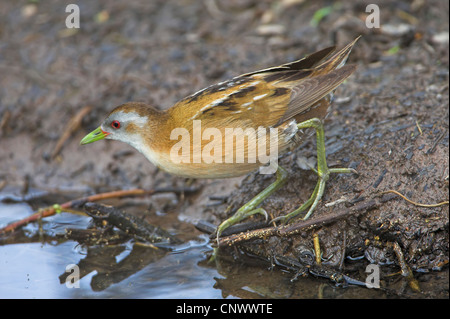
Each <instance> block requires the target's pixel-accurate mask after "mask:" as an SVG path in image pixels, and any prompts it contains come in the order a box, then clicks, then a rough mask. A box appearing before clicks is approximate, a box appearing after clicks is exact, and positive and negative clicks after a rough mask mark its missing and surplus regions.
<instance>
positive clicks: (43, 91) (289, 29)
mask: <svg viewBox="0 0 450 319" xmlns="http://www.w3.org/2000/svg"><path fill="white" fill-rule="evenodd" d="M66 2H67V3H66ZM372 2H373V1H372ZM372 2H367V3H366V2H364V1H362V2H361V1H358V2H355V3H353V2H338V3H335V4H334V5H333V6H332V8H331V10H330V13H329V14H328V15H326V16H325V17H324V18H323V19H322V20H320V22H319V23H318V24H317V25H314V24H313V23H311V20H312V17H313V15H314V13H315V12H317V10H319V9H321V8H323V7H326V6H328V5H329V3H328V2H324V1H312V2H310V1H279V2H270V1H256V0H254V1H252V0H244V1H229V2H228V1H226V2H225V1H188V0H186V1H182V2H179V1H151V2H148V1H129V2H121V1H99V2H95V3H94V2H92V1H78V2H77V4H78V5H79V6H80V10H81V28H80V29H78V30H69V29H66V28H65V25H64V21H65V18H66V16H67V14H66V13H65V11H64V9H65V6H66V5H67V4H69V3H71V1H43V2H37V3H27V4H24V3H17V2H16V1H3V3H2V5H1V6H0V17H1V19H0V39H1V40H0V73H1V76H0V149H1V152H0V188H1V190H2V191H3V192H7V191H10V190H17V189H18V190H21V193H22V195H23V194H26V193H27V192H28V190H29V189H38V190H43V191H46V192H48V193H49V194H50V195H51V194H58V196H65V197H67V198H77V197H79V196H83V195H86V194H92V193H99V192H105V191H111V190H118V189H127V188H135V187H138V188H145V189H151V188H156V187H169V186H178V187H182V186H185V185H194V186H199V187H200V186H202V187H203V188H202V190H201V191H200V192H199V193H198V194H196V195H195V196H185V197H183V196H182V197H179V196H175V195H174V196H171V195H170V194H169V195H167V194H165V195H158V196H156V197H153V198H152V199H151V201H150V202H151V204H148V201H147V200H146V199H139V200H132V199H131V200H128V201H126V202H122V203H121V204H120V205H121V207H122V208H123V207H124V205H125V206H126V205H127V204H130V205H131V204H133V205H135V204H142V202H145V205H146V206H147V208H148V211H147V213H146V214H147V215H146V216H151V217H149V220H150V221H151V222H154V221H156V220H158V217H157V216H158V215H157V214H158V213H164V214H170V215H171V216H175V217H172V218H170V220H171V221H174V219H176V216H180V218H179V220H177V221H175V223H176V224H178V223H180V221H181V222H188V223H189V224H192V223H194V222H195V221H196V220H198V219H204V220H207V221H209V222H212V223H214V224H216V225H217V224H219V223H220V221H221V220H223V219H224V218H226V217H227V216H230V215H231V213H232V212H233V211H235V210H236V209H238V208H239V207H240V206H241V205H243V204H244V203H245V202H246V201H248V200H250V199H251V198H252V197H253V196H254V195H256V194H257V193H258V192H259V191H261V190H262V189H264V187H266V186H267V185H269V184H270V183H271V182H272V181H273V180H274V177H273V176H263V175H258V174H257V173H252V174H249V175H248V176H244V177H241V178H235V179H230V180H195V181H191V180H189V181H187V180H185V179H181V178H177V177H174V176H170V175H168V174H166V173H164V172H162V171H160V170H157V169H156V168H155V167H154V166H152V165H151V164H150V163H148V162H147V161H146V159H145V158H144V157H143V156H142V155H141V154H139V153H137V152H136V151H134V150H133V149H131V147H129V146H127V145H125V144H123V143H119V142H113V141H104V142H97V143H94V144H92V145H88V146H83V147H82V146H80V145H79V141H80V140H81V138H82V137H83V136H84V135H85V134H86V133H88V132H89V131H91V130H93V129H95V128H96V127H97V126H98V124H99V123H100V122H101V121H102V119H103V118H104V116H105V115H106V114H107V113H108V112H109V111H110V110H111V109H112V108H113V107H114V106H117V105H120V104H122V103H123V102H125V101H130V100H133V101H143V102H147V103H150V104H152V105H155V106H157V107H159V108H161V109H166V108H168V107H170V106H171V105H173V104H174V103H175V102H176V101H178V100H180V99H181V98H183V97H185V96H186V95H188V94H191V93H193V92H196V91H197V90H199V89H201V88H203V87H205V86H207V85H210V84H212V83H215V82H219V81H222V80H225V79H227V78H230V77H233V76H236V75H238V74H241V73H245V72H250V71H253V70H257V69H259V68H264V67H268V66H272V65H277V64H280V63H285V62H287V61H292V60H294V59H298V58H300V57H302V56H303V55H304V54H307V53H310V52H313V51H315V50H318V49H321V48H324V47H327V46H329V45H331V44H337V45H338V46H342V45H344V44H345V43H347V42H349V41H350V40H352V39H354V38H355V37H357V36H358V35H360V34H362V35H363V37H362V39H361V40H360V41H359V42H358V44H357V45H356V47H355V49H354V51H353V52H352V54H351V56H350V60H349V62H348V63H355V64H357V65H358V69H357V71H356V72H355V73H354V74H353V75H352V76H351V77H350V78H349V79H348V80H347V81H346V82H345V83H344V84H343V85H342V86H341V87H339V89H338V90H337V92H336V100H335V103H334V105H333V106H332V109H331V111H330V114H329V115H328V117H327V119H326V120H325V122H324V125H325V134H326V146H327V160H328V164H329V166H330V167H352V168H354V169H356V170H357V171H358V174H357V175H333V176H332V177H331V178H330V180H329V181H328V183H327V188H326V192H325V195H324V197H323V199H322V201H321V203H320V205H319V206H318V208H317V209H316V211H315V213H314V214H313V216H312V218H315V217H320V216H324V215H326V214H333V213H334V212H336V211H342V210H345V209H351V208H352V207H353V206H354V205H356V204H358V203H364V202H369V201H370V200H373V199H376V200H380V199H381V200H380V205H377V207H376V208H375V209H372V210H370V211H365V212H360V213H358V214H355V215H354V216H351V217H347V218H345V219H342V220H339V221H337V222H335V223H333V224H331V225H326V226H322V227H316V228H313V229H305V230H304V231H302V232H301V233H300V234H298V235H295V236H292V237H290V238H279V237H276V236H274V237H271V238H265V240H264V245H262V247H261V245H260V242H259V241H258V242H257V243H256V244H257V245H258V248H260V249H262V250H260V255H261V256H263V258H266V257H267V256H273V255H280V254H281V255H284V256H290V257H293V258H297V255H296V254H297V250H296V249H297V248H298V247H305V246H306V247H308V248H312V235H313V234H314V233H316V234H318V235H319V239H320V245H321V249H322V252H323V255H322V258H323V260H325V264H327V265H328V266H330V267H338V266H339V265H340V264H342V262H341V260H342V254H344V255H345V256H350V257H361V256H363V257H364V258H365V260H366V261H367V263H368V262H372V263H379V264H392V265H393V267H397V268H392V269H389V271H387V272H390V271H392V272H394V269H397V271H398V265H399V261H398V258H396V256H395V254H394V252H393V250H392V249H391V248H389V247H391V246H389V245H391V244H392V243H398V245H399V246H400V248H401V250H402V252H403V255H404V260H405V262H406V264H407V265H408V266H409V267H410V268H411V269H412V270H413V271H414V272H415V273H416V274H423V273H429V272H433V271H448V269H447V264H448V242H449V237H448V236H449V235H448V218H449V208H448V205H442V206H439V207H432V208H429V207H427V208H425V207H419V206H416V205H413V204H411V203H408V202H407V201H405V200H403V199H401V198H400V197H395V198H394V195H391V194H389V195H387V194H385V195H382V194H381V192H384V191H387V190H396V191H398V192H400V193H402V194H403V195H405V196H406V197H407V198H409V199H411V200H413V201H415V202H419V203H423V204H435V203H439V202H442V201H448V198H449V191H448V174H449V173H448V172H449V164H448V163H449V161H448V155H449V154H448V150H449V145H448V143H449V135H448V131H449V130H448V124H449V94H448V92H449V89H448V83H449V82H448V81H449V71H448V70H449V59H448V56H449V46H448V15H449V10H448V3H447V2H445V1H426V2H425V1H413V2H406V1H395V2H392V1H378V2H377V4H378V5H379V7H380V17H381V26H382V28H381V29H368V28H367V27H366V26H365V23H364V22H365V18H366V16H367V13H365V7H366V4H369V3H372ZM85 106H89V107H91V112H90V113H89V114H88V115H86V116H84V118H83V120H82V122H81V125H79V126H78V127H77V129H76V130H75V131H74V132H73V133H72V134H71V136H70V137H69V139H68V140H67V141H66V142H65V143H64V144H63V147H62V149H61V151H60V152H59V153H58V154H56V156H52V153H53V151H54V149H55V147H56V145H57V143H58V140H59V138H60V136H61V135H62V134H63V133H64V131H65V130H66V129H67V128H68V123H69V122H70V120H71V119H72V118H73V117H74V116H76V114H77V113H78V112H79V111H80V110H81V109H82V108H83V107H85ZM314 158H315V139H314V138H313V137H311V138H309V139H307V140H305V142H304V143H303V145H301V146H300V147H299V148H298V149H297V150H295V151H294V152H292V153H291V154H288V155H287V156H285V157H283V158H282V159H281V160H280V164H281V165H282V166H283V167H284V168H286V169H287V170H288V172H289V174H290V177H289V181H288V183H287V184H286V185H285V186H284V188H282V190H279V191H278V192H277V193H276V194H275V195H273V196H272V197H271V198H269V199H267V200H266V201H265V202H264V203H263V207H264V208H265V209H266V210H267V211H268V212H269V213H270V215H271V216H273V217H276V216H278V215H280V214H285V213H287V212H290V211H292V210H294V209H296V208H297V207H298V206H300V205H301V204H302V203H303V202H304V201H306V200H307V199H308V198H309V196H310V194H311V192H312V190H313V189H314V186H315V183H316V176H315V174H314V173H313V172H312V171H310V170H305V169H304V165H301V163H303V162H305V160H306V161H309V162H311V161H312V162H314ZM299 163H300V164H299ZM18 193H19V195H20V191H18ZM211 196H219V197H223V203H222V202H221V201H217V200H211V199H210V197H211ZM49 202H50V203H51V202H52V201H51V200H49ZM216 204H217V205H216ZM148 205H150V206H148ZM230 205H231V208H232V209H228V208H229V206H230ZM35 208H38V207H35ZM258 218H259V217H258ZM293 222H295V221H293ZM163 226H167V228H169V229H171V228H172V227H171V226H170V225H163ZM183 227H185V228H187V229H189V230H188V232H192V234H198V232H197V231H195V230H194V229H193V226H192V225H189V226H183ZM243 245H244V246H243V249H244V250H245V249H251V250H252V251H254V247H253V246H252V245H255V242H248V243H246V244H243ZM231 253H232V254H233V252H231ZM267 258H269V257H267ZM341 267H342V265H341ZM346 268H348V269H350V268H352V265H348V262H346V263H345V265H344V266H343V271H345V269H346ZM447 284H448V283H447ZM446 291H447V293H445V292H444V293H442V292H441V291H439V292H436V291H432V290H430V291H429V292H427V294H425V295H423V296H424V297H436V296H438V297H442V296H443V295H442V294H444V297H445V295H446V296H447V298H448V286H447V290H446Z"/></svg>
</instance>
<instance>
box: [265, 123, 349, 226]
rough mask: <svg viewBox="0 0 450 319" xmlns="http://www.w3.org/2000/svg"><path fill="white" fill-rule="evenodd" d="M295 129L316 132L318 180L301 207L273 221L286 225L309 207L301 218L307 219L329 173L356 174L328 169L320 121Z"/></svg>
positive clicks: (301, 124) (321, 193) (319, 197)
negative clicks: (308, 129) (312, 129)
mask: <svg viewBox="0 0 450 319" xmlns="http://www.w3.org/2000/svg"><path fill="white" fill-rule="evenodd" d="M297 127H298V128H299V129H307V128H314V129H315V130H316V136H317V171H315V172H316V174H317V175H318V177H319V180H318V181H317V184H316V187H315V188H314V192H313V193H312V195H311V197H310V198H309V199H308V200H307V201H306V202H305V203H304V204H303V205H302V206H300V207H299V208H297V209H296V210H294V211H293V212H291V213H289V214H287V215H285V216H280V217H277V218H275V219H274V220H273V221H282V222H284V223H286V222H288V221H289V220H290V219H292V218H294V217H295V216H297V215H298V214H300V213H301V212H303V211H304V210H306V209H307V208H308V207H309V210H308V212H307V213H306V215H305V216H304V217H303V219H308V218H309V217H310V216H311V214H312V213H313V211H314V209H315V208H316V206H317V204H318V203H319V201H320V199H321V198H322V196H323V193H324V190H325V184H326V182H327V180H328V178H329V177H330V173H356V171H355V170H354V169H352V168H328V166H327V160H326V153H325V133H324V131H323V125H322V121H321V120H320V119H318V118H313V119H310V120H307V121H305V122H302V123H300V124H298V125H297Z"/></svg>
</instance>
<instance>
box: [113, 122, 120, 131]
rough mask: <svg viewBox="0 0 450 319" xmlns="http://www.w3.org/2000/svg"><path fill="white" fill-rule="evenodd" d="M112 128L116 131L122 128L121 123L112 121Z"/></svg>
mask: <svg viewBox="0 0 450 319" xmlns="http://www.w3.org/2000/svg"><path fill="white" fill-rule="evenodd" d="M111 127H112V128H115V129H117V128H120V122H119V121H112V122H111Z"/></svg>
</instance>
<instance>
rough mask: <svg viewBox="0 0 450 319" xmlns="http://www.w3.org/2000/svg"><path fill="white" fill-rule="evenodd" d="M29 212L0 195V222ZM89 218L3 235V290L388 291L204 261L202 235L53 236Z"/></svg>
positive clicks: (122, 294)
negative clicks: (110, 241)
mask: <svg viewBox="0 0 450 319" xmlns="http://www.w3.org/2000/svg"><path fill="white" fill-rule="evenodd" d="M31 213H32V210H31V208H30V207H29V206H28V205H27V204H23V203H20V204H4V203H0V226H4V225H6V224H7V223H9V222H11V221H13V220H17V219H20V218H23V217H26V216H28V215H29V214H31ZM89 221H90V218H88V217H84V216H78V215H72V214H69V213H62V214H59V215H56V216H53V217H50V218H46V220H45V222H43V223H42V229H43V230H44V234H46V235H42V236H39V235H38V233H39V231H38V229H39V226H38V224H36V223H34V224H29V225H27V226H25V227H24V228H23V236H21V237H16V238H15V243H2V245H1V246H0V283H1V286H0V287H1V288H0V298H164V299H181V298H183V299H186V298H199V299H210V298H214V299H217V298H219V299H220V298H245V299H253V298H277V299H278V298H281V299H287V298H389V294H387V293H386V292H384V291H380V290H375V289H366V288H361V287H348V288H341V287H336V286H335V285H334V284H332V283H331V282H330V281H328V280H322V279H317V278H313V277H300V278H298V280H296V281H292V280H291V279H292V278H293V274H292V273H289V272H285V271H282V270H280V269H274V270H270V269H268V267H267V266H264V265H256V266H251V265H243V264H242V263H240V262H237V261H234V262H233V261H232V262H225V261H224V262H221V263H217V264H209V263H208V262H207V258H208V256H207V254H208V253H210V252H211V247H210V246H209V243H208V238H207V237H206V236H204V235H200V236H198V237H197V238H195V239H193V240H190V241H188V242H187V243H184V244H182V245H179V246H177V249H175V250H174V251H171V252H167V251H163V250H161V249H155V248H150V247H144V246H142V245H138V244H134V243H132V242H129V243H126V244H124V245H116V246H97V247H90V248H84V247H82V246H80V245H79V244H78V243H77V242H74V241H67V240H62V239H60V240H57V239H55V238H57V237H54V235H57V234H63V233H64V230H65V228H67V227H70V228H86V226H87V225H88V224H89ZM49 237H51V239H49ZM70 265H72V266H70ZM73 265H77V266H78V270H79V275H80V277H81V279H80V280H79V282H78V284H79V287H78V288H69V287H70V286H73V285H74V284H73V282H72V281H70V276H71V275H72V274H73V273H72V269H73ZM68 266H69V269H68V270H67V272H66V267H68ZM436 280H440V281H436ZM436 282H438V283H439V284H440V285H441V286H442V287H445V283H446V282H447V283H448V271H445V272H441V273H439V275H434V276H432V277H430V276H429V277H428V279H427V281H426V282H425V284H426V285H427V286H429V287H430V289H435V287H433V285H434V284H435V283H436ZM409 296H410V297H413V298H414V297H420V295H417V294H416V295H414V294H410V295H409Z"/></svg>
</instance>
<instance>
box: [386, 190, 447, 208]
mask: <svg viewBox="0 0 450 319" xmlns="http://www.w3.org/2000/svg"><path fill="white" fill-rule="evenodd" d="M387 193H394V194H396V195H398V196H400V197H401V198H403V199H404V200H406V201H407V202H408V203H411V204H413V205H415V206H419V207H439V206H443V205H448V200H447V201H443V202H440V203H437V204H421V203H417V202H414V201H412V200H410V199H408V198H406V197H405V196H404V195H402V194H401V193H399V192H397V191H396V190H393V189H390V190H387V191H384V192H381V194H387Z"/></svg>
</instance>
